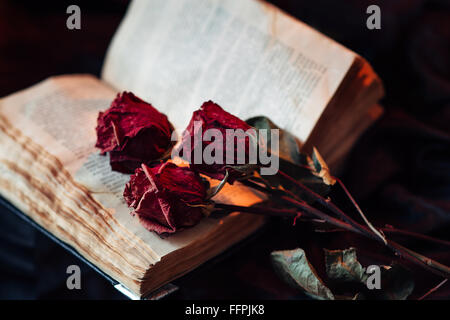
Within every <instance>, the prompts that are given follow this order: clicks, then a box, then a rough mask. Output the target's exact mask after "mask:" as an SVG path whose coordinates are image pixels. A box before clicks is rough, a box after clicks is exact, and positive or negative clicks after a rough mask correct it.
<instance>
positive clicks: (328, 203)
mask: <svg viewBox="0 0 450 320" xmlns="http://www.w3.org/2000/svg"><path fill="white" fill-rule="evenodd" d="M278 173H279V174H280V175H281V176H282V177H284V178H286V179H288V180H289V181H290V182H292V183H294V184H295V185H296V186H297V187H299V188H300V189H302V190H303V191H304V192H306V193H307V194H308V195H309V196H310V197H312V198H314V199H315V200H316V201H317V202H319V203H320V204H321V205H323V206H324V207H325V208H327V209H329V210H331V211H332V212H333V213H334V214H336V215H338V216H339V217H340V218H341V219H343V220H344V221H346V222H347V223H349V224H351V225H352V226H353V227H355V228H357V229H360V230H362V229H361V228H362V225H360V224H359V223H357V222H356V221H355V220H353V219H352V218H350V217H349V216H348V215H347V214H345V213H344V212H343V211H342V210H341V209H339V208H338V207H337V206H336V205H335V204H334V203H333V202H331V201H330V200H327V199H325V198H324V197H322V196H321V195H319V194H317V193H315V192H314V191H312V190H311V189H309V188H308V187H306V186H305V185H304V184H303V183H301V182H299V181H297V180H295V179H294V178H292V177H291V176H289V175H288V174H286V173H284V172H283V171H281V170H279V171H278ZM371 231H372V230H371ZM372 232H373V231H372ZM374 234H375V235H376V236H377V237H378V238H380V239H381V240H382V241H383V243H384V244H387V241H386V239H385V238H384V237H383V236H381V235H380V234H377V233H374Z"/></svg>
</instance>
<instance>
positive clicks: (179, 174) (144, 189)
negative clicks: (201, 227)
mask: <svg viewBox="0 0 450 320" xmlns="http://www.w3.org/2000/svg"><path fill="white" fill-rule="evenodd" d="M206 191H207V182H205V181H204V180H203V179H202V178H201V177H200V176H199V175H198V174H197V173H195V172H194V171H192V170H191V169H190V168H189V167H178V166H176V165H175V164H173V163H171V162H165V163H163V164H160V165H158V166H156V167H153V168H150V167H148V166H146V165H145V164H142V167H141V168H138V169H136V172H135V174H134V175H132V176H131V178H130V181H129V182H128V183H127V185H126V186H125V191H124V193H123V196H124V198H125V201H126V202H127V204H128V206H129V207H133V208H134V211H133V212H132V214H133V215H137V216H138V217H139V220H140V222H141V223H142V225H143V226H144V227H145V228H146V229H147V230H150V231H155V232H156V233H158V234H162V233H174V232H176V231H178V230H180V229H182V228H186V227H191V226H194V225H196V224H197V223H198V222H199V221H200V220H201V219H202V217H203V215H204V214H203V212H204V211H203V210H204V208H203V207H202V205H205V204H206V196H207V193H206Z"/></svg>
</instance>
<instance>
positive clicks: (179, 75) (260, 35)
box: [0, 0, 383, 296]
mask: <svg viewBox="0 0 450 320" xmlns="http://www.w3.org/2000/svg"><path fill="white" fill-rule="evenodd" d="M123 90H127V91H132V92H134V93H135V94H136V95H137V96H139V97H141V98H143V99H144V100H146V101H148V102H150V103H152V104H153V106H155V107H156V108H157V109H158V110H160V111H161V112H163V113H165V114H166V115H167V116H168V117H169V120H170V121H171V122H172V124H173V125H174V126H175V128H176V129H177V130H179V132H181V131H182V130H183V129H184V128H185V127H186V125H187V123H188V121H189V119H190V117H191V115H192V112H193V111H194V110H196V109H198V108H199V107H200V106H201V104H202V103H203V102H204V101H206V100H209V99H211V100H213V101H214V102H216V103H218V104H219V105H221V106H222V107H223V108H224V109H225V110H226V111H228V112H230V113H232V114H235V115H237V116H238V117H240V118H241V119H247V118H250V117H253V116H258V115H265V116H267V117H269V118H270V119H271V120H273V121H274V122H275V123H276V124H277V125H278V126H280V127H281V128H284V129H287V130H289V131H290V132H291V133H293V134H295V135H296V136H297V137H298V138H299V140H300V141H301V142H302V143H303V147H304V148H309V147H310V146H312V145H315V146H316V147H318V149H319V150H320V152H321V154H322V155H323V156H324V158H325V159H326V160H327V161H328V162H329V163H330V164H331V166H333V164H337V163H338V162H339V161H340V160H341V159H342V158H343V156H344V155H345V153H346V151H348V150H349V148H350V147H351V145H352V144H353V143H354V141H355V140H356V139H357V137H358V136H359V135H360V133H361V132H362V131H363V130H364V129H365V128H366V127H367V126H368V125H369V124H370V123H371V122H372V121H373V120H374V119H376V118H377V116H378V115H379V110H380V109H379V107H376V103H377V101H378V99H380V97H381V96H382V94H383V89H382V85H381V82H380V80H379V79H378V77H377V76H376V74H375V73H374V72H373V70H372V69H371V67H370V66H369V65H368V64H367V62H366V61H365V60H364V59H362V58H361V57H359V56H358V55H357V54H355V53H354V52H351V51H350V50H348V49H346V48H344V47H342V46H341V45H339V44H337V43H336V42H334V41H332V40H331V39H329V38H327V37H325V36H324V35H322V34H320V33H319V32H317V31H315V30H313V29H311V28H310V27H308V26H306V25H304V24H303V23H301V22H299V21H297V20H295V19H293V18H292V17H290V16H288V15H286V14H285V13H283V12H281V11H280V10H279V9H277V8H275V7H273V6H272V5H269V4H266V3H264V2H259V1H254V0H247V1H242V0H228V1H221V0H206V1H205V0H189V1H188V0H151V1H150V0H135V1H134V2H132V3H131V4H130V7H129V9H128V12H127V14H126V17H125V18H124V21H123V22H122V24H121V26H120V28H119V30H118V31H117V33H116V35H115V37H114V39H113V41H112V44H111V46H110V48H109V50H108V52H107V58H106V61H105V64H104V68H103V74H102V79H97V78H95V77H94V76H90V75H67V76H58V77H52V78H50V79H48V80H45V81H43V82H41V83H39V84H37V85H35V86H33V87H31V88H29V89H26V90H23V91H20V92H17V93H15V94H12V95H10V96H8V97H5V98H3V99H1V100H0V192H1V195H2V196H3V197H5V198H6V199H8V200H9V201H10V202H11V203H13V204H14V205H15V206H16V207H18V208H19V209H20V210H22V211H23V212H24V213H25V214H27V215H28V216H30V217H31V218H32V219H34V220H35V221H36V222H37V223H38V224H40V225H41V226H43V227H44V228H45V229H47V230H48V231H49V232H51V233H53V234H54V235H55V236H56V237H58V238H59V239H61V240H62V241H65V242H66V243H68V244H69V245H71V246H72V247H74V248H75V249H76V250H77V251H78V252H79V253H80V254H81V255H83V256H84V257H85V258H86V259H88V260H89V261H91V262H92V263H94V264H95V265H96V266H97V267H98V268H100V269H101V270H103V271H104V272H105V273H107V274H108V275H110V276H111V277H113V278H114V279H116V280H118V281H119V282H121V283H122V284H124V285H125V286H126V287H127V288H128V289H130V290H131V291H132V292H134V293H135V294H136V295H138V296H144V295H146V294H147V293H149V292H151V291H152V290H155V289H156V288H158V287H160V286H162V285H163V284H165V283H167V282H169V281H171V280H173V279H175V278H177V277H179V276H181V275H183V274H185V273H186V272H188V271H190V270H192V269H193V268H195V267H197V266H198V265H200V264H201V263H203V262H205V261H207V260H208V259H210V258H212V257H214V256H215V255H217V254H219V253H220V252H222V251H224V250H225V249H226V248H228V247H229V246H231V245H232V244H234V243H236V242H238V241H239V240H241V239H243V238H245V237H246V236H248V235H249V234H250V233H252V232H253V231H255V230H256V229H258V228H259V227H260V226H261V224H262V223H263V218H262V217H260V216H253V215H251V214H242V213H234V214H230V215H228V216H226V217H221V218H214V217H210V218H205V219H203V220H202V222H201V223H200V224H198V225H197V226H195V227H193V228H190V229H186V230H184V231H182V232H180V233H177V234H174V235H171V236H170V237H168V238H165V239H162V238H160V237H159V236H158V235H156V234H154V233H152V232H149V231H147V230H146V229H144V228H143V227H142V226H141V225H140V224H139V222H138V220H137V219H136V218H133V217H132V216H131V215H130V209H129V208H127V206H126V205H125V203H124V200H123V197H122V192H123V189H124V186H125V183H126V182H127V181H128V179H129V175H126V174H121V173H117V172H113V171H111V169H110V166H109V159H108V157H105V156H101V155H99V152H98V150H96V149H95V147H94V145H95V141H96V134H95V127H96V119H97V115H98V112H99V111H103V110H105V109H107V108H108V107H109V105H110V103H111V101H112V100H113V99H114V97H115V95H116V93H117V92H119V91H123ZM218 197H220V199H219V200H220V201H222V202H228V203H239V204H240V205H251V204H254V203H256V202H258V201H260V198H259V197H258V195H256V194H254V193H252V192H251V191H249V190H247V189H245V188H244V187H242V186H240V185H239V184H238V183H236V184H235V185H233V186H227V187H226V188H225V189H224V190H223V191H222V192H221V193H220V194H219V195H218Z"/></svg>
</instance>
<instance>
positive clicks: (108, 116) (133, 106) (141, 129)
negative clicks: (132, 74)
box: [95, 92, 173, 173]
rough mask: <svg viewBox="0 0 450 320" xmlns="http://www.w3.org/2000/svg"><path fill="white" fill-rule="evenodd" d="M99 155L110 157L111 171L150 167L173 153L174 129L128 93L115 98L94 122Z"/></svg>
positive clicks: (153, 110)
mask: <svg viewBox="0 0 450 320" xmlns="http://www.w3.org/2000/svg"><path fill="white" fill-rule="evenodd" d="M96 131H97V143H96V145H95V146H96V147H97V148H100V150H101V154H105V153H106V152H109V153H110V164H111V168H112V169H113V170H115V171H120V172H124V173H133V172H134V170H135V169H136V168H138V167H139V166H140V165H141V163H146V164H150V163H151V162H153V161H155V160H158V159H161V158H162V157H164V156H165V155H166V154H168V153H169V152H170V150H171V149H172V146H173V143H172V141H171V135H172V131H173V127H172V125H171V124H170V122H169V121H168V120H167V117H166V115H164V114H162V113H160V112H159V111H158V110H156V109H155V108H154V107H153V106H152V105H151V104H149V103H147V102H145V101H143V100H141V99H139V98H138V97H136V96H135V95H134V94H133V93H131V92H123V93H122V94H117V96H116V98H115V99H114V101H113V102H112V103H111V106H110V108H109V109H108V110H106V111H105V112H100V113H99V115H98V119H97V128H96Z"/></svg>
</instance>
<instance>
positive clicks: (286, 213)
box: [214, 202, 300, 218]
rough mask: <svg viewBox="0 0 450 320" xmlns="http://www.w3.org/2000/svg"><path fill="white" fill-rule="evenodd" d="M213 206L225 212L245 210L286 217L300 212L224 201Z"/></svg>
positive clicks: (297, 214) (291, 216) (295, 215)
mask: <svg viewBox="0 0 450 320" xmlns="http://www.w3.org/2000/svg"><path fill="white" fill-rule="evenodd" d="M214 207H215V208H217V209H222V210H225V211H227V212H236V211H238V212H247V213H254V214H261V215H270V216H276V217H288V218H295V217H297V216H299V214H300V212H299V211H298V210H296V209H276V208H267V207H264V208H263V207H257V206H254V207H245V206H236V205H232V204H225V203H217V202H216V203H215V204H214Z"/></svg>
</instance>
